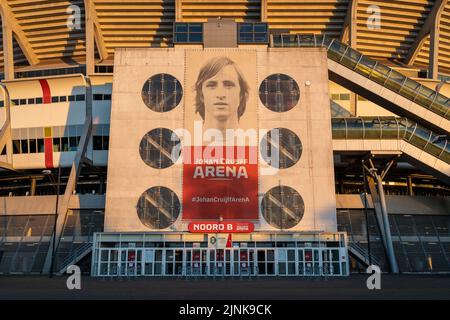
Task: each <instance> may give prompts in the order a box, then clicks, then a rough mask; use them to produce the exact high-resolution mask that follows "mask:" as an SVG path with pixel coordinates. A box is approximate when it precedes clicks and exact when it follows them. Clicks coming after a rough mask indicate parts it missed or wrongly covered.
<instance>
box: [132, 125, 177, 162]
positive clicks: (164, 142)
mask: <svg viewBox="0 0 450 320" xmlns="http://www.w3.org/2000/svg"><path fill="white" fill-rule="evenodd" d="M179 147H180V138H178V136H177V135H176V133H175V132H173V131H172V130H169V129H166V128H157V129H153V130H151V131H150V132H148V133H147V134H146V135H145V136H144V137H143V138H142V140H141V143H140V144H139V154H140V155H141V159H142V161H144V162H145V163H146V164H147V165H149V166H150V167H152V168H155V169H164V168H168V167H170V166H171V165H173V164H174V163H175V162H176V161H177V159H178V158H179V156H180V151H181V149H180V148H179Z"/></svg>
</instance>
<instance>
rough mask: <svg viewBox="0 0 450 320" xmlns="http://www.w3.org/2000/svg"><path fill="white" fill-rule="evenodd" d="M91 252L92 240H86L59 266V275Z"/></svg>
mask: <svg viewBox="0 0 450 320" xmlns="http://www.w3.org/2000/svg"><path fill="white" fill-rule="evenodd" d="M91 252H92V243H91V242H86V243H84V244H83V245H81V246H79V247H78V248H76V249H75V250H73V251H72V252H71V253H70V254H69V255H68V256H67V257H66V258H65V259H64V261H63V262H62V263H61V264H60V265H59V268H58V269H59V271H58V272H57V275H62V274H64V273H65V272H66V270H67V268H68V267H69V266H71V265H74V264H76V263H77V262H78V261H80V260H81V259H83V258H84V257H86V256H87V255H88V254H89V253H91Z"/></svg>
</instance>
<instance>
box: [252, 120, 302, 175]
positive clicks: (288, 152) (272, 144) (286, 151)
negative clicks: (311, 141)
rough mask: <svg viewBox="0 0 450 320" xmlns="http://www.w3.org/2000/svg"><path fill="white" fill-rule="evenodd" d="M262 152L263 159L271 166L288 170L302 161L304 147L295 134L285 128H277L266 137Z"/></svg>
mask: <svg viewBox="0 0 450 320" xmlns="http://www.w3.org/2000/svg"><path fill="white" fill-rule="evenodd" d="M260 150H261V156H262V158H263V159H264V161H266V162H267V163H268V164H269V165H270V166H272V167H274V168H278V169H286V168H290V167H292V166H293V165H294V164H296V163H297V162H298V160H300V157H301V155H302V151H303V146H302V143H301V141H300V138H299V137H298V136H297V135H296V134H295V133H294V132H292V131H291V130H289V129H285V128H276V129H272V130H270V131H269V132H267V133H266V134H265V135H264V137H263V139H262V140H261V146H260Z"/></svg>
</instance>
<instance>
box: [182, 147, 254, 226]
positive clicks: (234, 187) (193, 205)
mask: <svg viewBox="0 0 450 320" xmlns="http://www.w3.org/2000/svg"><path fill="white" fill-rule="evenodd" d="M208 148H210V147H205V146H203V147H201V146H199V147H197V146H196V147H185V148H184V150H183V153H184V154H183V157H184V163H183V219H184V220H193V219H217V220H219V219H220V218H222V219H224V220H227V219H231V220H239V219H242V220H257V219H258V160H257V159H258V149H257V147H248V146H245V147H236V146H234V147H212V148H210V149H208Z"/></svg>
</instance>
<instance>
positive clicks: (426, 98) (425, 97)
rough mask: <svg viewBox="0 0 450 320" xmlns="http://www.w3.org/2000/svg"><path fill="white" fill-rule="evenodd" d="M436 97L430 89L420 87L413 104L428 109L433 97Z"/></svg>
mask: <svg viewBox="0 0 450 320" xmlns="http://www.w3.org/2000/svg"><path fill="white" fill-rule="evenodd" d="M435 95H436V92H435V91H434V90H432V89H430V88H427V87H425V86H421V87H420V89H419V94H418V95H417V97H416V99H415V100H414V102H416V103H418V104H420V105H422V106H424V107H425V108H427V109H428V108H429V107H430V106H431V104H432V103H433V99H434V96H435Z"/></svg>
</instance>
